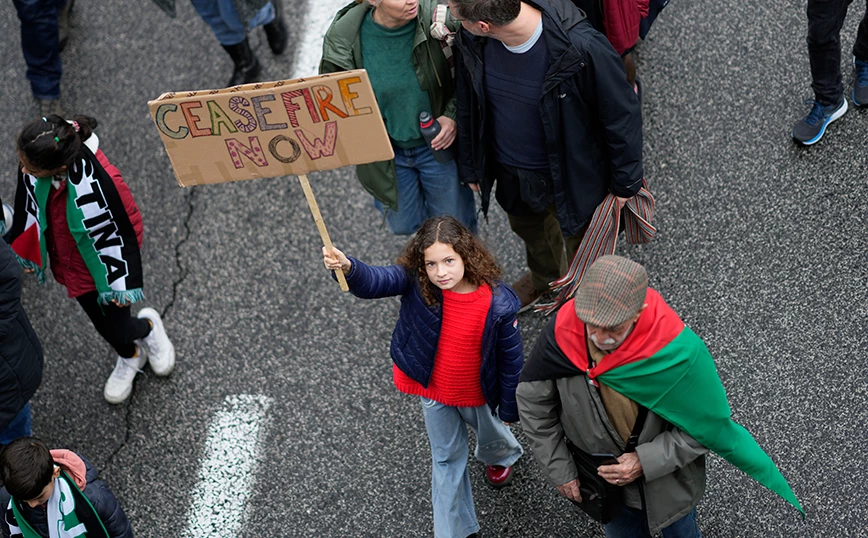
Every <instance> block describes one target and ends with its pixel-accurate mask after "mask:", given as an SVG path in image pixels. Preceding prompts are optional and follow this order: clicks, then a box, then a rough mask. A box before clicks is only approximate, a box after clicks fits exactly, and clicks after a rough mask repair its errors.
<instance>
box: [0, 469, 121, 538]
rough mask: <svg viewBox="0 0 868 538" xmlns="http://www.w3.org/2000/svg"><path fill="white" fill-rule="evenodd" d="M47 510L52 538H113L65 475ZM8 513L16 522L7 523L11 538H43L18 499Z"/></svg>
mask: <svg viewBox="0 0 868 538" xmlns="http://www.w3.org/2000/svg"><path fill="white" fill-rule="evenodd" d="M45 508H46V510H45V511H46V518H47V523H48V536H49V538H109V534H108V531H107V530H106V528H105V525H103V523H102V521H101V520H100V518H99V514H97V513H96V509H95V508H94V507H93V505H92V504H90V501H89V500H88V499H87V497H85V496H84V493H82V492H81V490H80V489H78V486H77V485H76V484H75V482H74V481H73V480H72V479H71V478H70V477H69V475H67V474H66V472H65V471H61V472H60V476H58V477H57V478H55V479H54V491H52V492H51V497H49V499H48V502H47V503H46V507H45ZM8 510H11V511H12V516H13V519H14V521H9V519H7V521H6V522H7V524H8V525H9V537H10V538H16V537H18V536H20V537H22V538H41V537H40V535H39V533H38V532H36V531H35V530H34V529H33V527H32V526H31V525H30V523H28V522H27V520H26V519H24V516H22V515H21V508H20V507H19V506H18V501H16V500H15V499H14V498H13V499H9V507H8ZM7 518H8V513H7Z"/></svg>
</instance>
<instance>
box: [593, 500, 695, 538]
mask: <svg viewBox="0 0 868 538" xmlns="http://www.w3.org/2000/svg"><path fill="white" fill-rule="evenodd" d="M605 527H606V538H651V533H650V532H649V530H648V518H647V516H646V515H645V511H644V510H636V509H635V508H630V507H629V506H624V505H622V506H621V515H620V516H618V518H616V519H613V520H612V521H610V522H609V523H607V524H606V525H605ZM661 532H662V533H663V538H702V533H701V532H699V524H697V523H696V509H695V508H694V509H693V510H691V511H690V513H689V514H687V515H686V516H684V517H682V518H681V519H679V520H678V521H676V522H675V523H673V524H672V525H669V526H668V527H666V528H665V529H663V530H662V531H661Z"/></svg>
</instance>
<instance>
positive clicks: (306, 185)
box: [298, 174, 350, 291]
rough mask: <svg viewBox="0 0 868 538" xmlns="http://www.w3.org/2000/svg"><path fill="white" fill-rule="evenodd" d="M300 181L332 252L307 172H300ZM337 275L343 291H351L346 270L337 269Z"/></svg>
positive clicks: (321, 235) (324, 241)
mask: <svg viewBox="0 0 868 538" xmlns="http://www.w3.org/2000/svg"><path fill="white" fill-rule="evenodd" d="M298 181H299V183H301V188H302V190H303V191H304V197H305V198H307V205H308V206H309V207H310V212H311V214H312V215H313V220H314V222H316V227H317V229H319V236H320V237H321V238H322V242H323V244H324V245H325V247H326V249H327V250H328V251H329V252H331V250H332V248H333V245H332V240H331V238H330V237H329V232H328V230H327V229H326V225H325V222H323V220H322V213H320V212H319V205H317V203H316V197H315V196H314V195H313V190H312V189H311V188H310V182H309V181H308V180H307V174H299V175H298ZM335 275H337V277H338V284H340V285H341V291H349V290H350V287H349V286H347V279H346V278H344V272H343V271H341V270H337V271H335Z"/></svg>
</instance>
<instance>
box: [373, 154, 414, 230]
mask: <svg viewBox="0 0 868 538" xmlns="http://www.w3.org/2000/svg"><path fill="white" fill-rule="evenodd" d="M393 149H394V150H395V172H396V175H397V181H398V210H397V211H393V210H391V209H389V208H387V207H384V206H383V204H381V203H380V202H379V201H378V200H374V206H375V207H376V208H377V209H379V210H380V211H382V212H383V213H384V214H385V215H386V223H387V224H388V225H389V230H390V231H391V232H392V233H393V234H395V235H410V234H412V233H415V232H416V230H418V229H419V227H420V226H422V222H423V221H424V220H425V205H424V201H423V199H422V189H421V187H420V185H419V171H418V170H417V169H416V160H415V158H414V157H413V155H412V154H411V153H409V152H408V151H407V150H405V149H403V148H399V147H397V146H393Z"/></svg>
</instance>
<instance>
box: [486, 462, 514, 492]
mask: <svg viewBox="0 0 868 538" xmlns="http://www.w3.org/2000/svg"><path fill="white" fill-rule="evenodd" d="M485 480H486V481H488V483H489V484H491V485H492V487H495V488H502V487H504V486H506V485H508V484H509V483H510V482H512V466H510V467H503V466H501V465H486V466H485Z"/></svg>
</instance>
